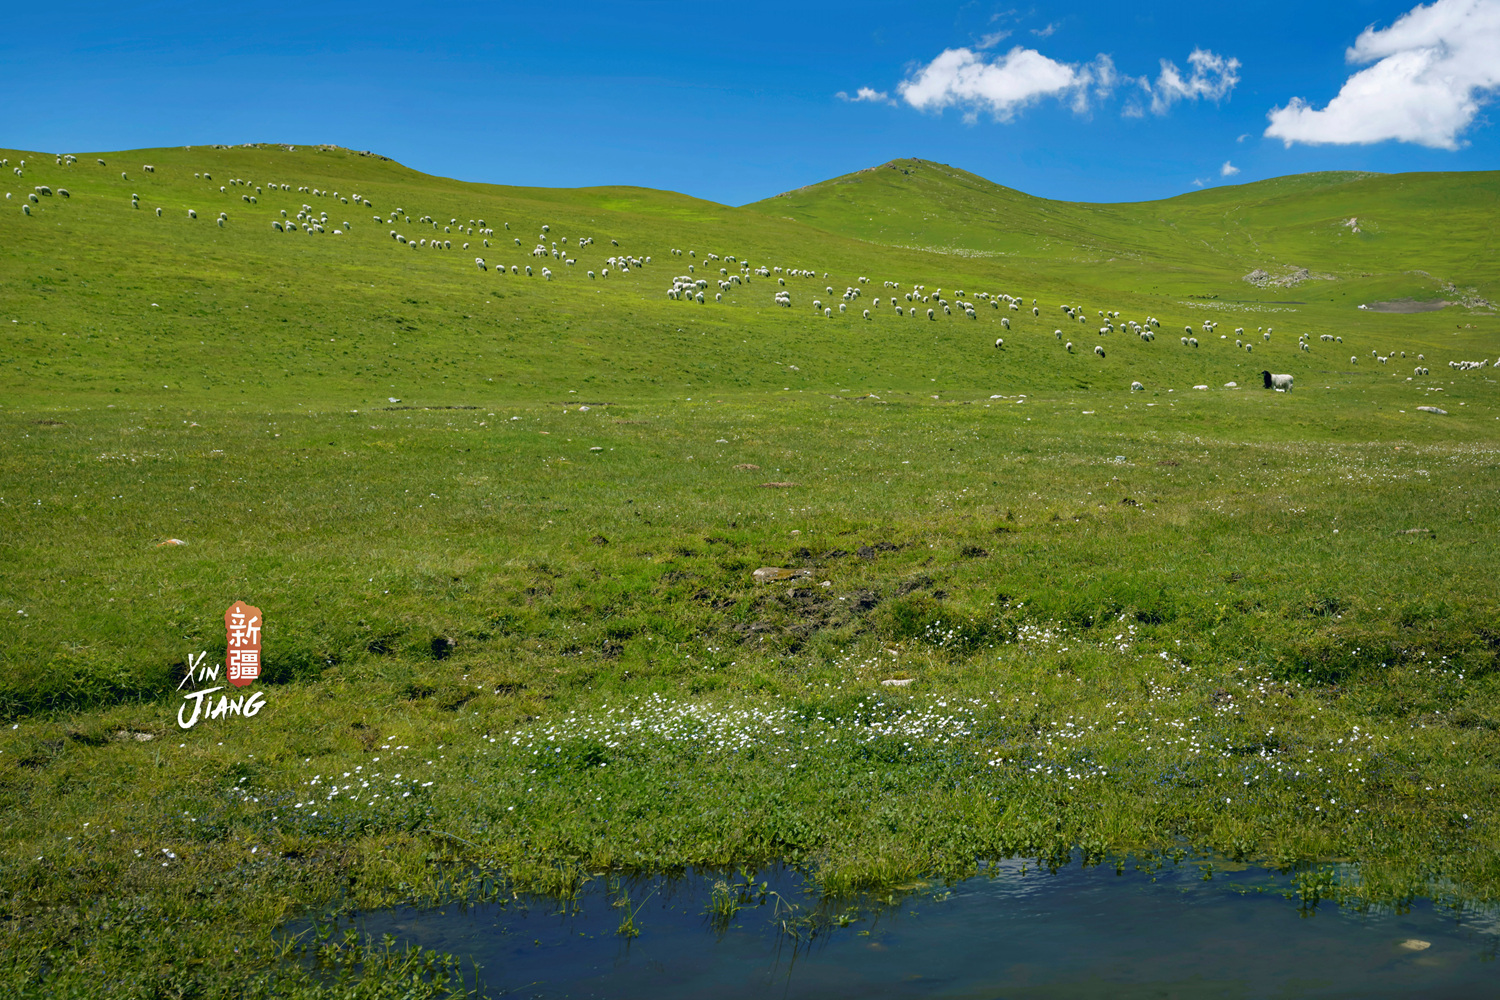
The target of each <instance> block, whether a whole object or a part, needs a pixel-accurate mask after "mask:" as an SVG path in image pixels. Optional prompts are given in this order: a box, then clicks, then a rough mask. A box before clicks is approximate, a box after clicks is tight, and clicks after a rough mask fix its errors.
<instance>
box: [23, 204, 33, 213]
mask: <svg viewBox="0 0 1500 1000" xmlns="http://www.w3.org/2000/svg"><path fill="white" fill-rule="evenodd" d="M21 214H22V215H30V214H31V206H30V205H22V206H21Z"/></svg>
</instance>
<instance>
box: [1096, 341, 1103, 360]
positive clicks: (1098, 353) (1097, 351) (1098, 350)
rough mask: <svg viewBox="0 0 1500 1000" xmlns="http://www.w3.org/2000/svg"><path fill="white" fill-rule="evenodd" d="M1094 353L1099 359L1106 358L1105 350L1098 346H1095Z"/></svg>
mask: <svg viewBox="0 0 1500 1000" xmlns="http://www.w3.org/2000/svg"><path fill="white" fill-rule="evenodd" d="M1094 353H1095V354H1097V355H1099V357H1101V358H1102V357H1104V348H1103V347H1101V346H1099V345H1097V344H1096V345H1095V346H1094Z"/></svg>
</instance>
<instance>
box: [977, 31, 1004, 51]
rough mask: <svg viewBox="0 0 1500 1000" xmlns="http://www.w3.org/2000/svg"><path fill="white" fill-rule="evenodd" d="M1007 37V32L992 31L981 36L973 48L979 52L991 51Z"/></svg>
mask: <svg viewBox="0 0 1500 1000" xmlns="http://www.w3.org/2000/svg"><path fill="white" fill-rule="evenodd" d="M1009 37H1010V32H1009V31H992V32H990V33H989V34H987V35H981V36H980V38H979V41H978V42H976V43H975V45H974V47H975V48H976V49H980V50H981V51H982V50H984V49H992V48H994V47H995V46H996V45H999V44H1000V43H1001V42H1003V41H1005V40H1006V39H1007V38H1009Z"/></svg>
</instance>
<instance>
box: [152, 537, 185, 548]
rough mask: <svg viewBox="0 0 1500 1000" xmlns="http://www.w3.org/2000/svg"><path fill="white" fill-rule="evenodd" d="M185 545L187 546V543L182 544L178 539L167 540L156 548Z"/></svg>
mask: <svg viewBox="0 0 1500 1000" xmlns="http://www.w3.org/2000/svg"><path fill="white" fill-rule="evenodd" d="M186 544H187V542H184V541H183V540H182V539H180V538H168V539H167V540H166V541H165V542H161V543H159V544H158V545H157V546H156V547H157V548H161V547H162V546H165V545H186Z"/></svg>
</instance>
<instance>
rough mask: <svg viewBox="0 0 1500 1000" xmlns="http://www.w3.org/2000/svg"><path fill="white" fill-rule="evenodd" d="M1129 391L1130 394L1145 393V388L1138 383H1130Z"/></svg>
mask: <svg viewBox="0 0 1500 1000" xmlns="http://www.w3.org/2000/svg"><path fill="white" fill-rule="evenodd" d="M1130 391H1131V392H1145V391H1146V387H1145V386H1143V385H1141V384H1140V383H1139V382H1132V383H1130Z"/></svg>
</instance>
